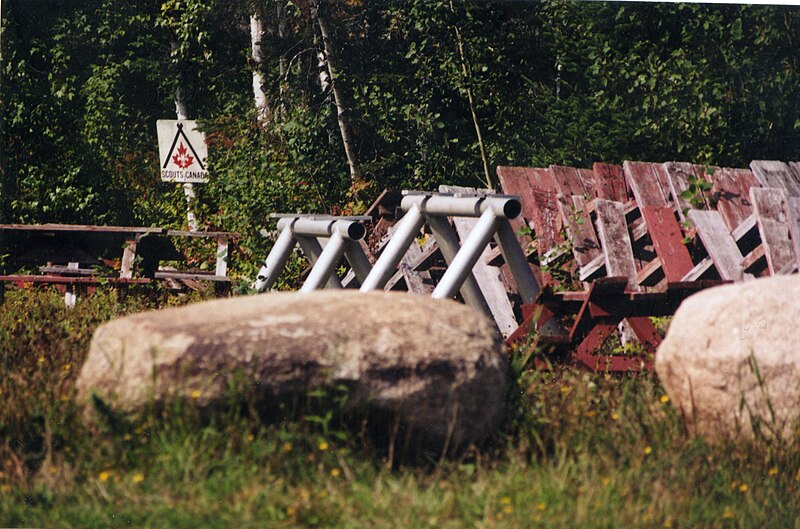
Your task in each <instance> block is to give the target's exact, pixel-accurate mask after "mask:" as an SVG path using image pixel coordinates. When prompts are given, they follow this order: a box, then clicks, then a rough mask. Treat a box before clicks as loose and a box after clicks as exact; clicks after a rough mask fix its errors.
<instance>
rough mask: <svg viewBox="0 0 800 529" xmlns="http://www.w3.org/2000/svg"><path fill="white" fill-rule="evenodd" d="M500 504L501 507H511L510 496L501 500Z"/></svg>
mask: <svg viewBox="0 0 800 529" xmlns="http://www.w3.org/2000/svg"><path fill="white" fill-rule="evenodd" d="M500 504H501V505H511V498H510V497H508V496H503V497H502V498H500Z"/></svg>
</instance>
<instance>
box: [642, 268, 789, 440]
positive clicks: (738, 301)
mask: <svg viewBox="0 0 800 529" xmlns="http://www.w3.org/2000/svg"><path fill="white" fill-rule="evenodd" d="M656 372H657V373H658V376H659V378H660V379H661V382H662V384H663V385H664V387H665V388H666V390H667V393H668V394H669V396H670V398H671V399H672V402H673V403H674V404H675V405H676V406H677V407H678V408H679V409H680V410H682V412H683V414H684V416H685V418H686V424H687V426H688V427H689V429H690V430H691V431H694V432H696V433H699V434H702V435H706V436H707V437H711V438H734V437H740V436H741V437H745V438H751V437H753V436H754V435H756V433H755V432H756V431H758V432H760V433H762V434H764V435H766V436H768V437H772V436H781V437H783V438H785V439H789V438H790V437H791V434H792V429H793V427H794V425H795V424H796V422H797V420H798V416H800V277H798V276H796V275H794V276H776V277H771V278H765V279H759V280H756V281H750V282H746V283H740V284H736V285H726V286H721V287H716V288H712V289H709V290H706V291H703V292H700V293H698V294H695V295H694V296H691V297H690V298H689V299H687V300H686V301H684V302H683V304H682V305H681V306H680V308H679V309H678V311H677V312H676V313H675V317H674V318H673V320H672V323H671V325H670V328H669V331H668V332H667V336H666V339H665V340H664V341H663V342H662V344H661V346H660V347H659V349H658V352H657V354H656Z"/></svg>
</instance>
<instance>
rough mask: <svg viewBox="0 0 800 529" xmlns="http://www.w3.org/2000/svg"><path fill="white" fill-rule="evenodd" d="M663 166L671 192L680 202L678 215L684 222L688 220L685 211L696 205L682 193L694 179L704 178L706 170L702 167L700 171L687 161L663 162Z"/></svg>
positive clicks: (678, 202)
mask: <svg viewBox="0 0 800 529" xmlns="http://www.w3.org/2000/svg"><path fill="white" fill-rule="evenodd" d="M661 167H662V169H663V171H664V173H666V175H667V178H668V180H669V188H670V192H671V194H672V197H673V199H674V200H675V202H676V203H677V204H678V216H679V217H680V219H681V222H683V221H685V220H686V217H685V215H684V211H686V210H689V209H693V208H694V207H695V206H694V205H693V204H692V203H691V202H689V201H688V200H687V199H685V198H683V196H682V194H683V193H684V192H685V191H686V190H687V189H689V186H690V185H691V181H692V179H695V178H704V176H705V175H704V171H702V168H701V170H700V171H698V168H697V167H696V166H695V165H694V164H691V163H687V162H667V163H664V164H661Z"/></svg>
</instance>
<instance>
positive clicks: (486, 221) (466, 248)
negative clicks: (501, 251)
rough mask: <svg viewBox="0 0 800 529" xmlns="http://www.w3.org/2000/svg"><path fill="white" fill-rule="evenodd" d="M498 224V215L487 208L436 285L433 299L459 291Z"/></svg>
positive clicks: (449, 295)
mask: <svg viewBox="0 0 800 529" xmlns="http://www.w3.org/2000/svg"><path fill="white" fill-rule="evenodd" d="M497 224H498V219H497V215H495V213H494V211H492V210H491V209H487V210H486V211H485V212H484V213H483V214H482V215H481V217H480V219H479V220H478V222H477V223H476V224H475V227H474V228H472V233H470V234H469V237H467V240H466V241H464V245H463V246H462V247H461V250H460V251H459V252H458V254H457V255H456V257H455V259H453V262H452V263H450V266H448V267H447V271H446V272H445V273H444V275H443V276H442V279H441V281H439V284H438V285H436V288H435V289H434V290H433V294H432V296H431V297H433V299H447V298H452V297H453V296H454V295H455V294H456V292H458V289H459V287H461V285H462V283H464V280H465V279H466V277H467V276H468V275H469V274H470V273H471V271H472V267H473V266H475V263H477V262H478V259H479V258H480V256H481V254H482V253H483V251H484V250H485V249H486V245H488V244H489V241H490V240H491V239H492V236H493V235H494V233H495V231H497Z"/></svg>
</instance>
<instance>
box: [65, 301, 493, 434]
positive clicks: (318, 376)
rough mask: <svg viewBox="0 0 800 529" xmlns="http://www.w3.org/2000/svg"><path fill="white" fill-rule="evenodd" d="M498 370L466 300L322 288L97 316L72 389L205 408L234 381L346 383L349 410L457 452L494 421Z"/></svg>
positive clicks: (114, 399) (123, 408) (132, 402)
mask: <svg viewBox="0 0 800 529" xmlns="http://www.w3.org/2000/svg"><path fill="white" fill-rule="evenodd" d="M506 367H507V359H506V356H505V353H504V352H503V351H502V349H501V347H500V344H499V342H498V338H497V336H496V333H495V330H494V327H493V326H492V324H491V323H490V322H489V321H488V320H487V319H485V318H484V317H483V316H482V315H481V314H479V313H477V312H475V311H474V310H472V309H470V308H469V307H466V306H464V305H461V304H458V303H456V302H453V301H447V300H446V301H437V300H433V299H430V298H427V297H423V296H413V295H408V294H403V293H384V292H375V293H369V294H363V293H359V292H355V291H343V290H338V291H337V290H324V291H317V292H314V293H310V294H300V293H296V292H293V293H272V294H264V295H258V296H250V297H239V298H233V299H225V300H216V301H209V302H204V303H197V304H194V305H189V306H186V307H181V308H172V309H165V310H159V311H152V312H146V313H141V314H135V315H132V316H128V317H125V318H121V319H118V320H115V321H111V322H109V323H106V324H104V325H102V326H100V327H99V328H98V329H97V331H96V332H95V334H94V337H93V338H92V342H91V346H90V350H89V355H88V357H87V359H86V362H85V363H84V365H83V368H82V370H81V373H80V376H79V378H78V381H77V390H78V398H79V400H81V401H82V402H85V403H90V402H91V401H92V400H93V399H100V400H101V401H102V403H103V404H104V405H106V406H108V407H109V408H110V409H112V410H114V411H118V412H122V413H135V412H137V411H140V410H141V409H143V408H144V407H145V406H148V405H156V406H159V405H162V404H163V403H165V402H166V401H167V400H168V399H171V398H174V397H182V398H185V399H187V400H189V399H191V400H192V401H193V402H195V403H196V405H198V406H201V407H208V408H210V409H213V408H214V406H216V405H221V404H223V403H224V399H225V394H226V390H227V388H228V387H229V385H230V384H231V383H232V382H233V381H236V383H237V384H238V386H237V387H241V384H242V381H244V383H245V385H246V386H248V387H249V388H250V389H251V390H256V391H257V392H258V394H259V395H261V396H263V397H264V398H265V400H264V402H269V399H270V398H281V397H286V396H291V395H303V394H304V393H307V392H309V391H311V390H314V389H318V388H331V387H334V386H338V385H342V384H344V385H346V386H347V387H348V388H349V396H348V400H347V402H348V404H347V405H348V406H349V407H351V408H353V409H356V408H358V409H360V410H362V411H363V410H364V409H366V410H367V411H368V412H369V413H370V414H371V415H375V413H376V412H377V416H380V417H384V418H386V417H392V421H396V422H393V424H399V425H402V428H403V431H404V435H406V436H407V438H413V439H414V440H415V441H414V442H416V443H417V444H419V443H420V442H421V443H423V444H424V445H425V446H426V447H438V448H444V447H447V448H450V449H458V448H459V447H464V446H465V445H466V444H468V443H472V442H478V443H479V442H481V441H482V440H483V439H484V438H485V437H486V436H487V435H488V434H490V433H491V432H492V431H493V430H494V429H495V428H496V427H497V426H498V424H499V422H500V421H501V419H502V416H503V412H504V404H505V389H506ZM95 402H96V401H95ZM92 408H93V407H92V406H90V407H89V408H88V409H89V410H91V409H92Z"/></svg>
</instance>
